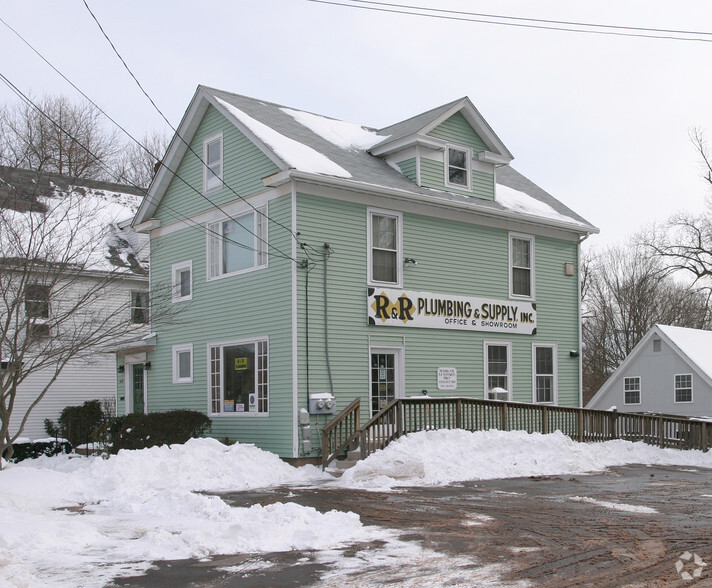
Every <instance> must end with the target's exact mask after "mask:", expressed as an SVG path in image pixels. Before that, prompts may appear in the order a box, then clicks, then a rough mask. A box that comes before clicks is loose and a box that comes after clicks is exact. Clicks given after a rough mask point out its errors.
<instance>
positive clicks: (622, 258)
mask: <svg viewBox="0 0 712 588" xmlns="http://www.w3.org/2000/svg"><path fill="white" fill-rule="evenodd" d="M582 274H584V275H585V276H586V289H585V291H584V297H583V388H584V403H585V402H587V401H588V400H589V399H590V398H591V397H592V396H593V394H595V392H596V391H597V390H598V389H599V388H600V387H601V386H602V385H603V383H604V382H605V381H606V380H607V379H608V377H609V376H610V375H611V374H612V373H613V371H614V370H615V369H616V368H617V367H618V365H619V364H620V363H621V362H622V361H623V359H625V358H626V357H627V355H628V354H629V353H630V352H631V351H632V349H633V348H634V347H635V346H636V345H637V344H638V342H639V341H640V340H641V339H642V337H643V335H645V333H647V332H648V330H649V329H650V328H651V327H652V326H653V325H655V324H665V325H676V326H682V327H692V328H697V329H708V328H710V326H711V325H712V322H711V320H710V318H711V317H710V311H709V308H708V296H707V294H706V293H705V292H704V291H703V290H702V289H700V288H698V287H695V286H693V285H690V284H685V283H682V282H680V281H676V280H675V279H674V278H673V277H672V276H671V275H670V274H669V272H668V271H667V268H666V267H665V265H664V264H663V260H662V259H661V258H660V257H655V256H652V255H650V253H649V251H648V249H647V248H646V247H645V246H644V245H635V244H631V245H629V246H626V247H622V246H618V247H611V248H609V249H607V250H606V251H605V252H603V253H602V254H600V255H597V256H593V255H589V256H588V257H587V258H585V259H584V269H583V271H582Z"/></svg>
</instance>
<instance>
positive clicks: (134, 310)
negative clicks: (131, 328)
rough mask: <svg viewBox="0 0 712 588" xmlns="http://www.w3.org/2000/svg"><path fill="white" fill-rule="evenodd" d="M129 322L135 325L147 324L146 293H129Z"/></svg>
mask: <svg viewBox="0 0 712 588" xmlns="http://www.w3.org/2000/svg"><path fill="white" fill-rule="evenodd" d="M130 310H131V322H132V323H133V324H135V325H145V324H148V292H145V291H143V290H132V291H131V309H130Z"/></svg>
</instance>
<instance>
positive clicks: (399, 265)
mask: <svg viewBox="0 0 712 588" xmlns="http://www.w3.org/2000/svg"><path fill="white" fill-rule="evenodd" d="M374 215H375V216H390V217H394V218H395V219H396V222H397V225H398V227H397V229H398V231H397V232H398V235H397V238H396V241H397V243H396V246H397V251H396V278H397V280H396V282H395V283H394V282H379V281H377V280H374V279H373V229H372V225H373V222H372V219H373V216H374ZM366 224H367V227H366V231H367V244H368V251H367V254H366V257H367V260H368V285H369V286H381V287H384V286H385V287H388V286H390V287H392V288H402V287H403V213H402V212H397V211H393V210H386V209H383V208H370V207H369V208H368V209H367V214H366Z"/></svg>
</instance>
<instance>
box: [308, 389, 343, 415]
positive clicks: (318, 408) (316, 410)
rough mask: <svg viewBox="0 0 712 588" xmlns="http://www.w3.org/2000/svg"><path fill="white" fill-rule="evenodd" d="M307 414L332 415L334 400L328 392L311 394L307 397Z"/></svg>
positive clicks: (334, 407) (334, 410) (334, 405)
mask: <svg viewBox="0 0 712 588" xmlns="http://www.w3.org/2000/svg"><path fill="white" fill-rule="evenodd" d="M309 412H310V413H311V414H334V413H335V412H336V399H335V398H334V397H333V396H332V395H331V394H329V393H328V392H324V393H322V394H312V395H311V396H310V397H309Z"/></svg>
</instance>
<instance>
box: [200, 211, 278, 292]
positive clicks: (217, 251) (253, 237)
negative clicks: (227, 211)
mask: <svg viewBox="0 0 712 588" xmlns="http://www.w3.org/2000/svg"><path fill="white" fill-rule="evenodd" d="M266 266H267V212H266V208H259V209H257V210H255V211H252V212H248V213H247V214H243V215H240V216H237V217H231V218H228V219H224V220H221V221H218V222H214V223H209V224H208V279H214V278H219V277H221V276H225V275H230V274H237V273H241V272H245V271H250V270H253V269H257V268H261V267H266Z"/></svg>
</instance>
